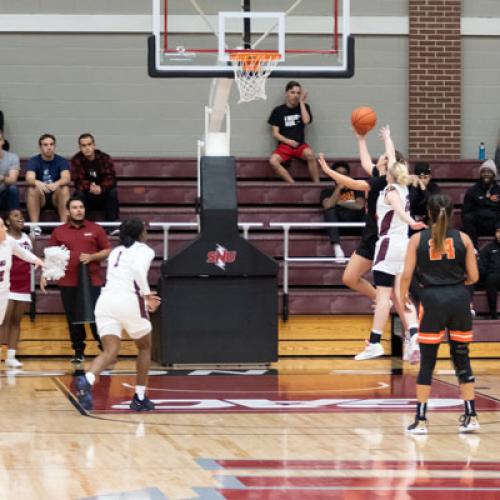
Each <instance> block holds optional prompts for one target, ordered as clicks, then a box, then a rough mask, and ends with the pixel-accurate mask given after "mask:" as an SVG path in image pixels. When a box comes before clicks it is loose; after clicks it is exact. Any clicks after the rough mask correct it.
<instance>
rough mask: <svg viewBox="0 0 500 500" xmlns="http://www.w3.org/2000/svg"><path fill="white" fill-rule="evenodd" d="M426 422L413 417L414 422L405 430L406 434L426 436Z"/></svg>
mask: <svg viewBox="0 0 500 500" xmlns="http://www.w3.org/2000/svg"><path fill="white" fill-rule="evenodd" d="M428 423H429V422H428V421H427V419H426V418H424V419H420V418H418V417H415V422H413V424H411V425H409V426H408V427H407V428H406V432H407V433H408V434H427V433H428V432H429V430H428V428H427V425H428Z"/></svg>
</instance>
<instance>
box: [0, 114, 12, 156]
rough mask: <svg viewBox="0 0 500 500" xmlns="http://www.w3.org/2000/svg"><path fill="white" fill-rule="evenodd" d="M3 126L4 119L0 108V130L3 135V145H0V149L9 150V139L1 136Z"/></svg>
mask: <svg viewBox="0 0 500 500" xmlns="http://www.w3.org/2000/svg"><path fill="white" fill-rule="evenodd" d="M4 127H5V121H4V116H3V111H1V110H0V132H1V133H2V137H3V145H2V146H0V150H1V149H3V150H4V151H9V150H10V144H9V141H8V140H7V139H6V138H5V137H4V136H3V134H4V130H5V128H4Z"/></svg>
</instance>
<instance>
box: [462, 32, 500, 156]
mask: <svg viewBox="0 0 500 500" xmlns="http://www.w3.org/2000/svg"><path fill="white" fill-rule="evenodd" d="M499 49H500V40H499V39H498V38H486V37H485V38H476V37H468V38H466V39H465V40H464V43H463V62H462V66H463V68H464V69H463V81H462V84H463V95H462V102H463V118H462V156H464V157H466V158H474V157H476V156H477V154H478V144H479V142H480V141H483V142H484V143H485V144H486V148H487V155H488V156H489V157H493V156H494V152H495V145H496V141H497V138H498V137H499V133H500V97H499V96H500V50H499Z"/></svg>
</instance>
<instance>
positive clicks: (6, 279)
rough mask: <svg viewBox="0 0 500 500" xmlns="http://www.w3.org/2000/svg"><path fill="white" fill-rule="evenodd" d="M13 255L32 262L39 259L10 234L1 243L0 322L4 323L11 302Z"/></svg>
mask: <svg viewBox="0 0 500 500" xmlns="http://www.w3.org/2000/svg"><path fill="white" fill-rule="evenodd" d="M13 255H15V256H16V257H19V258H21V259H23V260H25V261H27V262H30V263H31V264H34V263H35V262H36V261H37V260H38V258H37V256H36V255H33V254H32V253H31V252H30V251H28V250H25V249H24V248H22V247H20V246H19V245H18V244H17V241H16V240H15V239H14V238H12V237H11V236H9V235H7V236H6V237H5V240H4V241H2V242H1V243H0V324H1V323H3V320H4V318H5V311H6V310H7V304H8V302H9V293H10V269H11V267H12V256H13Z"/></svg>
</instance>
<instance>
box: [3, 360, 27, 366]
mask: <svg viewBox="0 0 500 500" xmlns="http://www.w3.org/2000/svg"><path fill="white" fill-rule="evenodd" d="M5 366H6V367H7V368H21V366H23V364H22V363H21V362H20V361H18V360H17V359H16V358H8V359H6V360H5Z"/></svg>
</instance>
